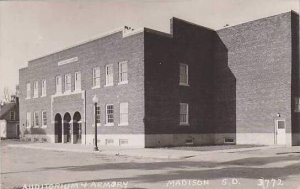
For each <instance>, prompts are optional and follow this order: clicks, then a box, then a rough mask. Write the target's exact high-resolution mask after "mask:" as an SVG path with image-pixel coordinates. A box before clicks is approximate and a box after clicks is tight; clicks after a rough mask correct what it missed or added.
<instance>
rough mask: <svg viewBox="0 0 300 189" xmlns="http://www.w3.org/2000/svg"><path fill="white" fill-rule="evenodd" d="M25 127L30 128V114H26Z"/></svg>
mask: <svg viewBox="0 0 300 189" xmlns="http://www.w3.org/2000/svg"><path fill="white" fill-rule="evenodd" d="M26 127H27V128H29V127H31V112H27V113H26Z"/></svg>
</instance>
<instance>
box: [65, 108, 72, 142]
mask: <svg viewBox="0 0 300 189" xmlns="http://www.w3.org/2000/svg"><path fill="white" fill-rule="evenodd" d="M70 121H71V115H70V114H69V113H65V115H64V136H63V137H64V142H65V143H68V142H71V132H72V131H71V123H70Z"/></svg>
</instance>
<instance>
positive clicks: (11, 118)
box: [10, 111, 16, 120]
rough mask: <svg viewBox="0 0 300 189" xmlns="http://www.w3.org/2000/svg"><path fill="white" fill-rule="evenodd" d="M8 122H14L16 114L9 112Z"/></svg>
mask: <svg viewBox="0 0 300 189" xmlns="http://www.w3.org/2000/svg"><path fill="white" fill-rule="evenodd" d="M10 120H16V113H15V112H14V111H11V112H10Z"/></svg>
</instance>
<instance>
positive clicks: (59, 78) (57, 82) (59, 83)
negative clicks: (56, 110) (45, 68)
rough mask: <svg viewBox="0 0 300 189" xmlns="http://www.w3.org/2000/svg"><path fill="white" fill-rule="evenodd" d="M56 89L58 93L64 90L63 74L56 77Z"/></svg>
mask: <svg viewBox="0 0 300 189" xmlns="http://www.w3.org/2000/svg"><path fill="white" fill-rule="evenodd" d="M55 89H56V93H57V94H59V93H61V91H62V86H61V76H60V75H59V76H56V78H55Z"/></svg>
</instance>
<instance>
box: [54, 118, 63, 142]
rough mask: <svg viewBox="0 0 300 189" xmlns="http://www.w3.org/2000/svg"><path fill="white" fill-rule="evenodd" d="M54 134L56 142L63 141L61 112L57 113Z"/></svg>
mask: <svg viewBox="0 0 300 189" xmlns="http://www.w3.org/2000/svg"><path fill="white" fill-rule="evenodd" d="M54 136H55V143H61V142H62V127H61V116H60V114H56V115H55V120H54Z"/></svg>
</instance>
